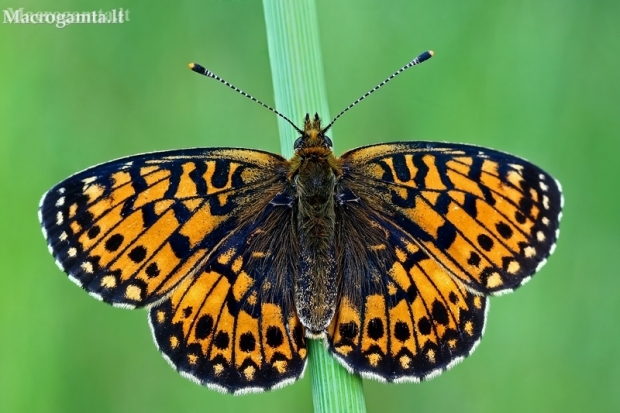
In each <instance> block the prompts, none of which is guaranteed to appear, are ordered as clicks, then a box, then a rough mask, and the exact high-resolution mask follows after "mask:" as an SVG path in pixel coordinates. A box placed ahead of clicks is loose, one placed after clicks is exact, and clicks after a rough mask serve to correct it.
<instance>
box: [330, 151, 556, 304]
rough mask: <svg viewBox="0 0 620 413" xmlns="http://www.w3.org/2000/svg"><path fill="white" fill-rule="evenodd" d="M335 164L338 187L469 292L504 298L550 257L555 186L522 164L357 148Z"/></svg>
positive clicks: (486, 155)
mask: <svg viewBox="0 0 620 413" xmlns="http://www.w3.org/2000/svg"><path fill="white" fill-rule="evenodd" d="M341 159H342V162H343V165H344V168H345V170H346V171H348V173H347V175H348V176H345V177H344V178H343V185H345V186H348V187H350V188H353V192H355V193H356V194H357V195H358V196H359V197H360V198H361V199H362V201H365V203H366V205H368V207H369V208H374V209H376V210H377V212H378V214H380V215H381V216H383V217H386V218H388V219H391V220H392V221H393V222H394V223H395V224H396V225H397V226H398V227H400V228H402V229H403V230H404V231H406V232H407V233H408V234H409V235H411V236H412V237H413V239H415V240H416V243H417V244H418V246H419V247H420V248H421V249H422V250H423V251H425V252H426V253H427V254H428V255H429V256H430V257H432V258H433V259H434V260H435V261H436V262H437V263H438V264H439V265H440V266H442V267H443V268H444V269H445V270H446V272H447V273H449V274H450V275H451V276H452V277H454V278H455V279H457V280H459V281H460V282H461V283H463V284H465V285H466V286H467V287H468V288H470V289H472V290H474V291H477V292H479V293H484V294H488V293H495V294H496V293H501V292H505V291H510V290H512V289H514V288H516V287H518V286H519V285H521V284H523V283H524V282H525V281H527V280H528V279H529V277H530V276H531V275H532V274H533V273H534V272H535V271H536V270H537V269H538V268H540V266H541V265H542V264H543V263H544V262H545V261H546V259H547V257H548V256H549V255H550V254H551V253H552V252H553V249H554V246H555V242H556V240H557V235H558V225H559V219H560V215H561V204H562V194H561V192H560V188H559V184H558V183H557V181H556V180H554V179H553V178H552V177H551V176H550V175H548V174H547V173H545V172H544V171H542V170H541V169H540V168H538V167H536V166H535V165H533V164H531V163H529V162H527V161H525V160H523V159H520V158H517V157H515V156H512V155H508V154H505V153H502V152H498V151H494V150H491V149H485V148H480V147H476V146H469V145H459V144H442V143H430V142H403V143H395V144H382V145H374V146H369V147H364V148H358V149H355V150H352V151H350V152H347V153H346V154H344V155H343V156H342V158H341ZM360 182H363V183H364V184H363V185H361V184H360Z"/></svg>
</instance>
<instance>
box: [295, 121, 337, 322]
mask: <svg viewBox="0 0 620 413" xmlns="http://www.w3.org/2000/svg"><path fill="white" fill-rule="evenodd" d="M295 148H296V152H295V156H293V158H292V159H291V161H290V163H289V174H288V176H289V181H290V182H291V184H292V186H293V188H294V193H295V198H296V202H295V221H296V225H297V234H298V237H299V246H300V256H299V265H298V272H297V275H296V279H295V306H296V308H297V313H298V315H299V318H300V319H301V321H302V323H303V324H304V325H305V326H306V327H307V328H308V329H309V331H310V333H311V334H319V333H321V332H322V331H324V330H325V329H326V327H327V326H328V325H329V323H330V321H331V319H332V317H333V315H334V309H335V307H336V305H335V304H336V290H337V285H336V274H335V264H334V263H335V259H334V247H333V246H334V228H335V221H336V214H335V210H334V202H335V201H334V187H335V185H336V181H337V179H338V176H339V175H340V174H341V170H340V167H339V163H338V160H337V159H336V158H335V157H334V154H333V152H332V150H331V141H330V140H329V138H327V137H326V136H325V135H324V131H322V130H321V126H320V119H319V118H318V116H315V118H314V119H313V120H310V118H309V116H306V122H305V123H304V134H303V135H302V136H301V137H300V138H299V139H298V140H297V142H296V143H295Z"/></svg>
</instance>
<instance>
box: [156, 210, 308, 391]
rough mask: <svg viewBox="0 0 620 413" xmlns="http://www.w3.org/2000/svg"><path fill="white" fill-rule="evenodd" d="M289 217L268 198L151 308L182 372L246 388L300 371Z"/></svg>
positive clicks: (288, 379) (226, 387) (275, 384)
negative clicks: (261, 209) (195, 271)
mask: <svg viewBox="0 0 620 413" xmlns="http://www.w3.org/2000/svg"><path fill="white" fill-rule="evenodd" d="M291 217H292V209H291V207H290V206H287V205H277V202H276V203H275V205H274V204H270V205H269V206H268V207H267V208H266V209H265V211H264V212H262V213H260V214H259V215H258V216H256V217H255V218H254V219H253V220H252V221H250V222H248V223H247V225H244V226H243V227H242V228H239V229H238V230H237V231H235V233H234V234H233V235H232V236H231V237H230V238H228V239H227V240H226V241H225V242H224V243H222V244H221V245H220V246H218V247H217V248H216V249H215V250H214V252H213V254H212V255H211V257H210V258H209V260H208V261H207V262H206V263H205V265H204V267H203V268H201V271H200V273H198V274H197V276H196V277H188V278H186V279H185V280H184V281H183V282H182V283H181V285H180V286H179V288H177V289H176V290H175V291H174V292H173V293H172V295H171V296H170V297H169V298H167V299H166V300H164V301H163V302H162V303H160V304H158V305H157V306H155V307H153V308H151V310H150V323H151V328H152V331H153V336H154V337H155V341H156V342H157V344H158V347H159V349H160V351H162V353H163V354H164V357H165V358H166V359H167V360H168V361H169V362H170V364H172V366H173V367H174V368H176V369H177V370H178V371H179V372H181V374H182V375H184V376H186V377H188V378H189V379H191V380H193V381H195V382H197V383H199V384H203V385H206V386H208V387H210V388H213V389H215V390H218V391H221V392H225V393H235V394H244V393H252V392H254V393H255V392H260V391H264V390H268V389H273V388H279V387H282V386H284V385H286V384H289V383H292V382H294V381H295V380H297V379H298V378H299V377H300V376H301V375H302V374H303V371H304V368H305V364H306V344H305V337H304V334H305V333H304V327H303V326H302V324H301V322H300V321H299V318H298V317H297V315H296V313H295V308H294V304H293V285H292V272H293V267H294V263H293V261H292V260H293V258H294V255H293V254H291V250H294V249H295V245H296V243H295V239H296V238H295V236H294V230H293V227H292V222H293V221H292V219H291ZM283 246H287V247H288V246H291V249H288V248H283Z"/></svg>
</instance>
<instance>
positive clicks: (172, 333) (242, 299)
mask: <svg viewBox="0 0 620 413" xmlns="http://www.w3.org/2000/svg"><path fill="white" fill-rule="evenodd" d="M430 56H431V54H430V53H429V52H426V53H425V54H422V55H420V56H418V58H416V59H417V60H416V59H414V61H412V62H410V64H409V65H415V64H418V63H420V62H421V61H424V60H426V59H428V58H429V57H430ZM192 67H193V69H194V70H195V71H197V72H199V73H202V74H205V75H207V76H209V77H213V78H216V79H218V80H220V81H221V82H223V83H226V84H227V85H229V86H230V87H233V86H231V85H230V84H228V83H227V82H226V81H224V80H223V79H221V78H219V77H217V76H216V75H214V74H213V73H212V72H210V71H208V70H206V69H204V68H202V67H201V66H198V65H194V66H192ZM405 68H407V66H406V67H405ZM402 70H404V68H403V69H401V71H402ZM398 73H399V72H397V73H396V74H398ZM393 76H394V75H393ZM393 76H392V77H393ZM392 77H390V78H388V79H387V80H389V79H391V78H392ZM384 83H385V82H384ZM233 88H234V87H233ZM235 89H236V88H235ZM236 90H237V89H236ZM374 90H376V88H375V89H373V90H372V91H374ZM372 91H371V92H369V93H368V94H370V93H372ZM241 93H243V92H241ZM368 94H366V95H364V96H363V97H362V98H360V99H358V101H359V100H361V99H363V98H364V97H366V96H367V95H368ZM248 96H249V95H248ZM252 99H253V98H252ZM356 103H357V101H356ZM354 104H355V103H354ZM352 106H353V105H350V106H349V107H348V108H347V109H345V110H344V111H343V112H341V113H340V115H341V114H342V113H344V112H345V111H346V110H348V109H349V108H350V107H352ZM272 110H273V109H272ZM274 111H275V110H274ZM340 115H338V116H337V117H336V118H335V119H337V118H338V117H339V116H340ZM281 116H282V115H281ZM335 119H334V120H335ZM287 120H288V119H287ZM289 122H290V121H289ZM291 123H292V122H291ZM332 124H333V121H332V123H330V124H329V125H327V126H323V125H322V122H321V119H320V117H319V116H318V114H317V115H315V116H314V117H311V116H310V115H306V117H305V119H304V125H303V129H297V128H296V127H295V128H296V129H297V130H298V132H299V138H298V139H297V140H296V141H295V144H294V148H295V154H294V155H293V157H292V158H291V159H288V160H287V159H285V158H283V157H282V156H280V155H277V154H273V153H268V152H263V151H260V150H254V149H240V148H204V149H185V150H175V151H166V152H153V153H146V154H141V155H135V156H130V157H127V158H122V159H118V160H115V161H111V162H107V163H104V164H101V165H98V166H95V167H92V168H89V169H87V170H85V171H82V172H79V173H77V174H75V175H73V176H71V177H69V178H67V179H66V180H64V181H62V182H60V183H59V184H57V185H56V186H54V187H53V188H52V189H50V190H49V191H48V192H47V193H46V194H45V195H44V196H43V198H42V200H41V203H40V207H39V219H40V222H41V225H42V229H43V234H44V236H45V238H46V239H47V243H48V248H49V251H50V253H51V254H52V255H53V256H54V258H55V260H56V264H57V265H58V267H60V269H61V270H63V271H64V272H66V273H67V274H68V276H69V278H70V279H71V280H72V281H73V282H74V283H76V284H77V285H79V286H80V287H81V288H83V289H84V290H86V291H87V292H88V293H89V294H90V295H91V296H93V297H95V298H96V299H98V300H101V301H104V302H106V303H109V304H112V305H113V306H116V307H122V308H146V309H148V311H149V323H150V326H151V329H152V332H153V336H154V339H155V342H156V344H157V346H158V348H159V350H160V351H161V353H162V354H163V356H164V358H165V359H166V360H167V361H168V362H169V363H170V364H171V365H172V366H173V367H174V368H175V369H176V370H178V371H179V372H180V373H181V374H182V375H183V376H185V377H187V378H189V379H191V380H193V381H195V382H197V383H199V384H202V385H205V386H207V387H209V388H212V389H215V390H219V391H221V392H225V393H235V394H244V393H251V392H259V391H264V390H269V389H275V388H279V387H282V386H284V385H287V384H290V383H292V382H294V381H295V380H297V379H298V378H299V377H301V376H302V375H303V372H304V369H305V366H306V363H307V349H306V344H307V339H308V338H320V339H322V340H324V342H325V345H326V347H327V348H328V350H329V351H330V352H331V354H332V355H333V356H334V357H335V358H336V359H337V360H338V361H339V362H340V363H341V364H342V365H343V366H344V367H345V368H347V369H348V370H349V371H350V372H352V373H357V374H360V375H362V376H363V377H367V378H373V379H377V380H380V381H388V382H408V381H420V380H425V379H429V378H432V377H434V376H436V375H438V374H439V373H441V372H443V371H445V370H447V369H448V368H450V367H452V366H453V365H455V364H456V363H458V362H459V361H461V360H463V358H465V357H467V356H468V355H470V354H471V353H472V352H473V351H474V349H475V348H476V346H477V344H478V343H479V341H480V338H481V336H482V334H483V331H484V326H485V319H486V314H487V309H488V296H490V295H499V294H503V293H507V292H511V291H513V290H514V289H516V288H518V287H519V286H521V285H523V284H524V283H525V282H526V281H528V280H529V279H530V277H531V276H532V275H533V274H534V273H535V272H536V271H538V270H539V269H540V268H541V266H542V265H543V264H544V263H545V261H546V260H547V258H548V257H549V255H551V253H552V252H553V250H554V249H555V244H556V241H557V238H558V234H559V220H560V217H561V209H562V203H563V200H562V199H563V198H562V193H561V187H560V184H559V182H558V181H556V180H555V179H554V178H553V177H551V176H550V175H549V174H548V173H546V172H544V171H543V170H542V169H540V168H539V167H537V166H535V165H533V164H531V163H529V162H527V161H525V160H523V159H520V158H518V157H516V156H513V155H509V154H506V153H503V152H499V151H496V150H492V149H487V148H482V147H477V146H472V145H466V144H451V143H437V142H419V141H417V142H395V143H383V144H376V145H370V146H365V147H361V148H357V149H353V150H350V151H348V152H345V153H344V154H342V155H341V156H340V157H336V156H335V155H334V153H333V151H332V146H333V145H332V141H331V139H330V138H329V137H328V136H327V134H326V132H327V130H328V129H329V128H330V127H331V125H332ZM293 126H294V125H293Z"/></svg>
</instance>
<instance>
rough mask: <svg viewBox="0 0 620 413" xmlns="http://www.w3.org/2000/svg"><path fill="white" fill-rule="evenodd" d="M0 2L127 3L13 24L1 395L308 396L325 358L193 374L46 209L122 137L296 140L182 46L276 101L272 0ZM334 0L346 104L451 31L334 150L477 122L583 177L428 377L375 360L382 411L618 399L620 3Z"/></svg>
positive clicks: (476, 129) (442, 136) (2, 219)
mask: <svg viewBox="0 0 620 413" xmlns="http://www.w3.org/2000/svg"><path fill="white" fill-rule="evenodd" d="M0 4H1V5H2V7H1V8H2V9H6V8H7V7H13V8H19V7H26V10H27V11H48V10H49V11H64V10H70V11H84V10H99V9H103V10H107V9H112V8H118V7H123V8H125V9H129V10H130V19H131V21H129V22H126V23H125V24H116V25H95V24H91V25H74V26H68V27H66V28H63V29H58V28H56V27H54V26H52V25H21V24H2V25H0V62H1V64H0V185H1V192H0V193H1V194H2V201H1V204H0V212H1V213H0V234H2V236H1V237H0V243H1V244H0V262H1V263H2V266H1V267H0V268H1V269H0V411H2V412H4V411H6V412H22V411H24V412H26V411H27V412H31V411H37V412H69V411H90V412H110V411H119V412H120V411H123V412H130V411H132V412H142V411H149V412H160V411H161V412H164V411H176V412H211V411H217V412H236V411H258V410H264V409H265V408H268V409H269V411H270V412H271V413H276V412H291V411H299V412H311V411H312V405H311V395H310V386H309V378H308V377H306V378H304V379H303V380H301V381H300V382H298V383H296V384H295V385H292V386H288V387H286V388H284V389H282V390H278V391H275V392H272V393H268V394H262V395H250V396H243V397H232V396H228V395H222V394H218V393H215V392H213V391H209V390H207V389H205V388H201V387H199V386H197V385H195V384H193V383H191V382H190V381H188V380H185V379H183V378H181V377H180V376H179V375H178V374H177V373H175V372H174V371H173V370H172V369H171V368H170V367H169V366H168V365H167V364H166V362H165V361H164V360H163V358H162V357H161V356H160V355H159V354H158V352H157V350H156V348H155V346H154V344H153V342H152V339H151V334H150V332H149V328H148V326H147V322H146V313H145V312H143V311H134V312H131V311H125V310H120V309H115V308H112V307H109V306H106V305H104V304H102V303H99V302H96V301H95V300H93V299H92V298H90V297H89V296H88V295H87V294H85V293H84V292H82V291H80V290H79V289H78V288H77V287H76V286H74V285H73V284H72V283H71V282H69V280H68V279H67V277H66V276H64V275H63V274H62V273H61V272H60V271H59V270H58V268H56V266H55V265H54V262H53V259H52V258H51V257H50V256H49V254H48V252H47V249H46V246H45V242H44V240H43V237H42V236H41V231H40V229H39V224H38V222H37V205H38V201H39V198H40V197H41V195H42V194H43V193H44V192H45V191H46V190H47V189H49V188H50V187H51V186H52V185H54V184H55V183H57V182H58V181H60V180H62V179H64V178H66V177H67V176H68V175H70V174H72V173H74V172H76V171H79V170H81V169H84V168H86V167H88V166H90V165H93V164H97V163H100V162H104V161H107V160H110V159H113V158H117V157H121V156H126V155H130V154H134V153H139V152H146V151H153V150H162V149H173V148H181V147H194V146H223V145H225V146H244V147H251V148H260V149H264V150H268V151H273V152H279V140H278V130H277V122H276V117H275V116H274V115H273V114H272V113H270V112H268V111H266V110H264V109H262V108H261V107H259V106H258V105H256V104H254V103H252V102H250V101H249V100H248V99H245V98H243V97H241V96H239V95H237V94H236V93H233V92H232V91H230V90H229V89H227V88H225V87H223V86H222V85H221V84H218V83H217V82H214V81H213V80H209V79H206V78H202V77H200V76H198V75H196V74H194V73H191V72H190V71H189V70H187V68H186V64H187V63H188V62H190V61H197V62H200V63H202V64H203V65H205V66H206V67H208V68H210V69H211V70H213V71H214V72H215V73H217V74H219V75H221V76H224V77H225V78H226V79H228V80H229V81H231V82H233V83H234V84H235V85H237V86H238V87H240V88H242V89H243V90H245V91H247V92H248V93H251V94H253V95H254V96H256V97H258V98H259V99H262V100H264V101H266V102H267V103H273V92H272V84H271V76H270V70H269V59H268V53H267V41H266V35H265V26H264V18H263V12H262V5H261V3H260V2H258V1H251V2H250V1H232V0H230V1H201V2H197V1H195V2H188V1H179V2H176V3H174V4H173V3H169V4H165V5H164V4H161V3H160V4H158V5H155V4H154V3H152V2H150V3H147V2H139V1H135V0H124V1H122V2H118V1H109V0H99V1H71V0H64V1H54V2H52V1H41V0H35V1H30V2H27V3H12V4H9V3H7V2H6V1H5V0H3V1H2V2H0ZM317 10H318V16H319V25H320V35H321V47H322V51H323V61H324V69H325V76H326V82H327V89H328V94H329V103H330V107H331V110H332V113H331V115H334V114H335V113H336V112H337V111H338V110H340V109H341V108H343V107H344V106H346V105H347V104H349V103H350V102H351V101H353V100H354V99H355V98H357V97H358V96H359V95H361V94H362V93H363V92H365V91H366V90H367V89H369V88H371V87H372V86H374V85H375V84H376V83H378V82H379V81H380V80H382V79H383V78H385V77H386V76H387V75H389V74H390V73H392V72H393V71H394V70H396V69H397V68H399V67H400V66H402V65H403V64H404V63H406V62H408V61H409V60H410V59H411V58H413V57H414V56H415V55H417V54H418V53H419V52H421V51H423V50H426V49H434V50H435V51H436V56H435V57H434V58H433V59H432V60H431V61H429V62H428V63H425V64H424V65H422V66H420V67H419V68H414V69H412V70H411V71H409V72H408V73H406V74H404V75H402V76H400V77H399V78H398V79H397V80H395V81H394V82H391V83H390V84H389V85H388V86H387V87H385V88H384V89H382V90H381V91H380V92H378V93H376V94H375V95H373V97H372V98H371V99H368V100H366V101H364V103H363V104H361V105H360V106H359V107H357V108H355V109H354V110H353V111H351V112H349V113H347V115H346V116H344V117H343V118H342V119H341V120H340V121H339V122H338V123H337V124H336V126H335V128H334V131H333V135H334V137H335V146H336V152H338V153H340V152H342V151H344V150H346V149H349V148H352V147H355V146H360V145H364V144H370V143H377V142H381V141H390V140H404V139H411V140H415V139H428V140H445V141H456V142H468V143H474V144H478V145H483V146H489V147H493V148H497V149H501V150H504V151H508V152H511V153H514V154H516V155H519V156H522V157H525V158H526V159H529V160H531V161H532V162H534V163H536V164H538V165H540V166H541V167H543V168H544V169H546V170H547V171H549V172H550V173H551V174H553V175H554V176H555V177H557V178H558V179H559V180H560V181H561V182H562V184H563V187H564V191H565V197H566V208H565V213H564V219H563V222H562V226H561V227H562V234H561V236H560V240H559V244H558V248H557V251H556V253H555V255H554V256H553V257H552V258H551V260H550V261H549V263H548V264H547V265H546V266H545V268H544V269H543V270H542V272H541V273H540V274H539V275H537V276H536V277H535V279H534V281H532V282H531V283H529V284H528V285H527V286H525V287H524V288H522V289H521V290H519V291H518V292H517V293H516V294H512V295H508V296H504V297H501V298H493V299H492V300H491V302H492V305H491V311H490V313H489V320H488V324H487V330H486V335H485V338H484V340H483V341H482V344H481V345H480V347H479V348H478V349H477V350H476V352H475V353H474V355H473V356H472V357H470V358H469V359H467V360H466V361H465V362H463V363H462V364H461V365H459V366H457V367H456V368H455V369H453V370H451V371H449V372H448V373H446V374H443V375H442V376H440V377H439V378H436V379H434V380H432V381H430V382H426V383H422V384H401V385H384V384H380V383H376V382H372V381H365V383H364V387H365V393H366V402H367V406H368V411H369V412H381V413H388V412H392V411H393V412H399V411H416V412H426V411H428V412H431V411H432V412H444V411H460V412H469V411H471V412H474V411H475V412H494V411H504V412H522V411H529V412H548V411H565V412H568V411H597V412H603V411H619V410H620V392H619V391H618V383H619V382H620V356H618V354H619V351H618V350H619V344H618V343H619V341H620V332H619V331H620V323H619V321H620V299H619V298H618V295H619V292H620V273H619V272H618V266H617V265H616V264H614V261H613V259H614V258H613V257H614V256H616V257H617V255H618V250H619V248H620V236H619V235H618V234H620V219H619V218H618V211H619V205H618V203H619V202H618V201H619V199H620V198H619V195H618V194H619V193H620V188H619V186H620V185H619V184H618V182H619V179H618V178H619V176H620V173H618V171H617V168H618V165H619V164H620V163H619V162H618V159H619V158H618V156H619V151H618V149H619V146H620V76H619V74H620V41H619V39H620V24H618V22H619V21H620V3H619V2H617V1H577V0H555V1H547V0H526V1H516V0H513V1H505V2H495V1H490V0H486V1H483V0H472V1H468V2H462V1H456V0H451V1H442V2H437V1H430V0H423V1H416V2H410V1H404V0H403V1H392V2H389V3H386V2H381V1H370V0H367V1H357V2H355V3H353V2H351V1H344V0H331V1H327V0H317ZM308 110H310V111H312V110H313V108H308ZM322 115H323V116H324V117H329V116H328V114H322ZM291 116H293V117H295V116H298V115H297V114H291ZM295 121H296V122H301V119H295Z"/></svg>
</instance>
